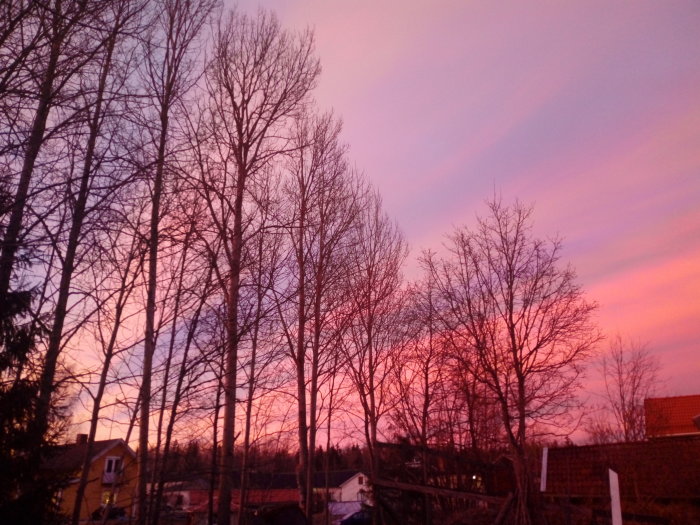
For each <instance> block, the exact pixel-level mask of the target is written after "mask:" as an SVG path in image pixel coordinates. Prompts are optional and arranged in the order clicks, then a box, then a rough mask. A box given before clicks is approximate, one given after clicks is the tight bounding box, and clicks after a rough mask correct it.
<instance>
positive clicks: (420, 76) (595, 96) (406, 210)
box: [238, 0, 700, 395]
mask: <svg viewBox="0 0 700 525" xmlns="http://www.w3.org/2000/svg"><path fill="white" fill-rule="evenodd" d="M238 6H239V9H241V10H243V11H245V12H248V13H251V14H252V13H255V11H256V10H257V9H258V7H263V8H266V9H272V10H274V11H275V12H276V13H277V15H278V17H279V19H280V21H281V23H282V25H283V26H284V27H285V28H287V29H291V30H302V29H305V28H307V27H309V28H311V29H313V30H314V32H315V37H316V49H317V53H318V56H319V57H320V60H321V65H322V68H323V73H322V75H321V79H320V81H319V85H318V88H317V89H316V91H315V98H316V100H317V102H318V105H319V107H320V108H321V109H322V110H324V111H325V110H333V111H334V113H335V114H336V115H337V116H339V117H340V118H342V120H343V122H344V132H343V137H344V140H345V141H346V142H347V143H348V144H349V146H350V157H351V161H352V162H353V163H354V164H355V165H356V166H357V167H358V168H359V169H361V170H362V171H364V173H365V174H366V175H367V177H368V178H369V179H370V180H371V181H372V183H373V184H374V185H375V186H376V187H377V188H378V189H379V190H380V192H381V193H382V196H383V199H384V204H385V208H386V210H387V212H388V213H389V214H390V215H391V216H392V217H393V218H395V220H396V221H397V222H398V224H399V226H400V227H401V229H402V230H403V232H404V234H405V236H406V239H407V240H408V242H409V244H410V246H411V248H412V257H413V259H412V260H411V261H410V262H409V264H408V266H407V272H406V273H407V275H408V276H409V277H410V276H413V275H415V273H416V268H417V265H416V263H415V257H416V256H417V255H418V254H419V253H420V251H421V250H423V249H433V250H438V251H439V250H440V247H441V244H442V242H443V240H444V236H445V234H447V233H449V232H450V231H452V230H453V229H454V228H455V227H457V226H465V225H466V226H470V225H473V224H474V222H475V217H476V216H477V215H479V214H484V213H485V211H486V208H485V205H484V202H485V201H486V200H487V199H489V198H490V197H492V196H493V195H494V194H498V195H500V196H501V197H502V199H503V201H504V202H513V201H514V200H515V199H519V200H520V201H522V202H524V203H527V204H532V205H534V210H535V211H534V215H533V218H534V226H535V231H536V233H537V235H538V236H543V237H554V236H560V237H561V238H562V239H563V241H564V250H563V259H564V260H565V261H566V262H569V263H571V264H572V265H573V267H574V268H576V270H577V273H578V279H579V282H580V284H581V285H582V286H583V288H584V289H585V291H586V296H587V298H588V299H590V300H594V301H596V302H597V303H598V304H599V310H598V313H597V317H598V322H599V325H600V327H601V329H602V330H603V332H604V333H605V334H607V335H608V336H610V337H612V336H614V335H615V334H620V335H622V336H623V337H624V338H628V339H631V340H635V341H640V342H645V343H647V344H648V347H649V349H650V350H651V351H652V352H653V353H654V355H655V356H657V358H658V359H659V361H660V363H661V372H662V374H661V375H662V377H664V378H666V383H665V386H664V388H663V392H662V393H663V394H665V395H685V394H693V393H700V31H699V30H698V28H699V27H700V2H697V1H687V2H681V1H667V2H658V1H646V0H641V1H635V2H617V1H612V0H610V1H608V0H606V1H595V0H585V1H583V0H581V1H568V2H555V1H542V2H535V1H531V2H515V1H512V2H487V1H474V2H468V1H431V2H429V1H427V0H426V1H422V2H419V1H408V0H404V1H380V0H375V1H365V0H325V1H324V0H242V1H239V2H238ZM604 346H605V345H603V349H604Z"/></svg>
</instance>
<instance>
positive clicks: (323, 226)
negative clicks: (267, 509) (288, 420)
mask: <svg viewBox="0 0 700 525" xmlns="http://www.w3.org/2000/svg"><path fill="white" fill-rule="evenodd" d="M340 129H341V126H340V123H339V122H338V121H336V120H335V119H333V117H332V115H329V114H327V115H323V116H320V117H310V116H304V117H303V118H300V119H298V120H297V121H296V123H295V126H294V134H293V139H292V145H293V150H292V151H291V152H290V154H289V161H288V163H287V170H288V178H287V180H286V182H285V185H284V190H283V191H284V194H285V197H286V202H285V204H286V206H287V210H286V211H287V213H286V216H285V217H284V218H283V221H282V222H283V223H284V224H285V226H286V230H287V237H288V242H289V246H290V257H289V267H288V275H287V281H288V284H289V288H288V289H287V290H285V291H284V292H283V293H282V294H281V296H282V297H281V298H280V300H279V302H278V309H279V312H280V319H281V321H282V323H281V324H282V328H283V331H284V337H285V340H286V342H287V350H288V355H289V357H290V359H291V363H292V365H293V369H294V372H295V376H296V400H297V417H298V439H299V468H298V476H299V492H300V501H301V506H302V509H304V510H305V511H306V512H307V514H310V513H311V506H312V494H313V479H314V475H313V466H314V458H313V456H314V452H315V449H316V435H317V432H318V420H319V402H318V400H319V389H320V388H321V386H322V384H323V383H324V382H325V381H326V380H327V378H328V375H329V373H331V372H332V371H333V370H334V369H335V367H333V366H332V365H333V363H334V362H335V361H334V353H335V352H337V351H338V350H337V348H338V341H339V340H340V337H341V335H342V331H343V329H344V324H343V322H342V321H341V322H339V320H338V311H339V310H340V309H341V305H342V303H343V301H344V298H343V294H342V293H341V290H342V289H343V286H342V283H343V282H344V281H345V279H346V278H347V276H348V265H347V264H346V255H347V254H348V253H349V251H348V245H349V243H350V242H351V240H352V233H353V228H354V225H355V221H356V220H357V216H358V213H359V207H358V202H359V199H358V197H359V193H360V192H361V191H362V190H361V188H360V187H359V184H358V182H359V181H358V180H357V178H356V177H355V176H354V175H353V174H352V173H351V172H350V170H349V169H348V166H347V162H346V159H345V146H344V145H342V144H341V143H340V142H339V135H340Z"/></svg>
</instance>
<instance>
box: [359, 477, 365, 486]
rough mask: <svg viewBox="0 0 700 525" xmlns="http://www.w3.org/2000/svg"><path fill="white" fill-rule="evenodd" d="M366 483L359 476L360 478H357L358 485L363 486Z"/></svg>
mask: <svg viewBox="0 0 700 525" xmlns="http://www.w3.org/2000/svg"><path fill="white" fill-rule="evenodd" d="M364 481H365V480H364V479H362V476H358V478H357V483H359V484H360V485H362V484H363V483H364Z"/></svg>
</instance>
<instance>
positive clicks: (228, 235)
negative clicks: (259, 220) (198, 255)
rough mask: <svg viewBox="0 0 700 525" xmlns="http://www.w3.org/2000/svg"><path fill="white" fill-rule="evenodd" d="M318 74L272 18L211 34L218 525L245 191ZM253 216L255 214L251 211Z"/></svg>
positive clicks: (204, 185)
mask: <svg viewBox="0 0 700 525" xmlns="http://www.w3.org/2000/svg"><path fill="white" fill-rule="evenodd" d="M319 71H320V67H319V64H318V60H317V59H316V58H315V57H314V55H313V36H312V34H311V33H310V32H305V33H301V34H298V35H293V34H290V33H287V32H286V31H284V30H282V29H281V27H280V25H279V23H278V22H277V19H276V18H275V17H274V15H272V14H269V13H267V12H264V11H260V12H259V13H258V15H257V17H254V18H251V17H248V16H246V15H243V14H240V13H238V12H235V11H234V12H231V13H230V14H229V16H228V18H227V19H226V20H225V21H224V22H222V23H220V24H219V26H218V28H217V29H216V31H215V35H214V43H213V51H212V58H211V60H210V62H209V64H208V66H207V73H206V83H207V95H208V97H209V108H208V115H207V116H208V129H207V130H206V133H205V136H206V140H207V141H208V146H207V147H208V148H209V150H208V151H207V152H206V154H205V155H202V156H200V160H201V162H202V166H201V168H202V169H201V172H200V175H201V180H200V182H201V184H200V191H201V192H202V195H203V197H204V199H205V202H207V204H208V206H209V210H210V220H211V222H212V224H213V226H212V229H213V231H214V234H215V235H216V236H217V238H218V239H219V243H220V244H221V246H222V249H223V252H224V261H222V262H223V263H224V264H222V265H220V266H221V267H223V268H224V270H223V271H222V272H220V275H219V278H218V280H219V282H220V284H221V290H222V292H223V293H222V295H223V296H224V297H225V302H226V308H227V311H226V323H225V326H226V366H225V379H224V381H225V388H224V421H223V429H222V434H223V436H222V439H223V443H222V455H221V474H222V475H221V482H220V487H219V512H218V521H219V523H221V524H226V525H228V524H229V522H230V504H231V473H232V470H233V443H234V421H235V408H236V388H237V383H236V372H237V366H238V343H239V339H240V336H241V334H240V330H239V326H238V323H239V319H238V315H239V296H240V287H241V273H242V268H241V265H242V254H243V245H244V242H245V239H246V235H245V226H246V224H247V223H248V220H247V217H246V208H247V207H248V213H253V211H254V210H251V209H249V208H250V207H249V206H248V205H249V204H251V205H252V203H250V202H249V201H250V196H249V194H247V191H248V190H249V185H250V184H253V183H254V180H255V178H256V177H259V176H262V175H263V170H264V168H266V166H268V165H269V163H270V162H271V161H272V160H273V159H274V158H275V157H276V156H277V155H278V154H279V153H280V152H281V151H284V149H285V148H286V147H287V144H286V140H285V139H284V135H285V133H284V126H285V124H286V123H287V121H288V119H289V118H290V117H292V116H294V115H295V114H296V113H297V112H298V111H299V110H300V109H302V107H303V106H304V105H305V103H306V101H307V96H308V93H309V91H310V90H311V89H312V88H313V87H314V85H315V82H316V77H317V76H318V74H319ZM253 208H254V206H253Z"/></svg>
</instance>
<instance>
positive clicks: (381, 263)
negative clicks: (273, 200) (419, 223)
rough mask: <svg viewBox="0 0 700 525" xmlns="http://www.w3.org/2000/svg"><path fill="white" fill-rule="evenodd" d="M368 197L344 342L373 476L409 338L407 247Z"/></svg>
mask: <svg viewBox="0 0 700 525" xmlns="http://www.w3.org/2000/svg"><path fill="white" fill-rule="evenodd" d="M367 198H368V199H369V202H368V205H367V206H366V208H364V209H363V212H362V214H361V215H360V217H359V218H358V221H357V223H356V229H355V238H354V242H353V245H352V247H351V254H350V264H351V273H350V278H349V280H348V282H347V287H346V289H345V293H346V294H347V297H348V302H349V304H348V309H349V315H351V316H352V321H351V325H350V328H349V330H348V334H347V336H346V337H345V338H344V343H343V348H344V351H345V353H346V356H347V358H346V359H347V367H348V368H347V370H348V373H349V374H350V377H351V380H352V382H353V385H354V386H355V388H356V389H357V395H358V398H359V399H358V401H359V403H360V407H361V409H362V419H363V421H362V425H363V431H364V436H365V441H366V444H367V450H368V453H369V463H370V476H371V477H372V479H375V478H376V475H377V456H376V452H377V442H378V440H379V430H380V421H381V419H382V417H383V416H384V415H385V414H386V413H387V411H388V410H389V409H390V408H391V404H390V401H391V395H390V394H391V389H390V386H389V385H390V381H391V378H392V377H393V367H394V366H395V364H396V360H395V357H396V354H397V350H398V349H399V348H400V347H401V346H402V345H403V343H404V341H405V339H406V337H405V333H404V328H403V326H404V324H405V323H404V320H403V307H404V302H405V293H404V292H403V290H402V288H401V284H402V276H401V266H402V264H403V262H404V260H405V259H406V256H407V254H408V248H407V246H406V242H405V241H404V239H403V236H402V234H401V232H400V231H399V229H398V227H397V226H396V224H394V223H393V222H392V221H391V220H390V219H389V218H388V217H387V215H386V214H385V212H384V211H383V209H382V202H381V198H380V197H379V195H378V194H377V193H374V192H371V193H370V194H369V195H368V196H367Z"/></svg>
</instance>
